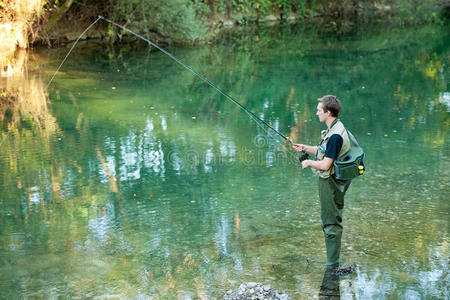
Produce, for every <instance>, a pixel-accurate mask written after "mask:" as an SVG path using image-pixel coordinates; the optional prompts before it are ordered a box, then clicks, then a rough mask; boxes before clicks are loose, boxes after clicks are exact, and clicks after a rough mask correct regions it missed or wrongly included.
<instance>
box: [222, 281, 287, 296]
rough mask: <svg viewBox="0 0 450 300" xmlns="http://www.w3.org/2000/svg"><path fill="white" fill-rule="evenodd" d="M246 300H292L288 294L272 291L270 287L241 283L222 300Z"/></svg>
mask: <svg viewBox="0 0 450 300" xmlns="http://www.w3.org/2000/svg"><path fill="white" fill-rule="evenodd" d="M247 299H255V300H256V299H259V300H263V299H264V300H288V299H292V296H289V295H288V294H286V293H284V292H282V291H278V290H274V289H272V288H271V287H270V285H262V284H261V283H256V282H246V283H242V284H241V285H240V286H239V288H237V289H235V290H229V291H228V292H227V293H226V295H225V296H223V300H247Z"/></svg>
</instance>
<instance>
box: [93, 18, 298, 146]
mask: <svg viewBox="0 0 450 300" xmlns="http://www.w3.org/2000/svg"><path fill="white" fill-rule="evenodd" d="M98 18H101V19H103V20H105V21H106V22H108V23H111V24H112V25H114V26H117V27H119V28H121V29H123V30H125V31H128V32H129V33H131V34H133V35H135V36H137V37H138V38H140V39H142V40H144V41H146V42H147V43H149V44H150V45H152V46H153V47H155V48H156V49H158V50H160V51H161V52H163V53H164V54H166V55H167V56H169V57H170V58H172V59H173V60H175V61H176V62H177V63H179V64H180V65H182V66H183V67H185V68H186V69H188V70H189V71H191V72H192V73H194V74H195V75H197V76H198V77H199V78H200V79H201V80H203V81H204V82H206V83H207V84H209V85H210V86H211V87H213V88H215V89H216V90H217V91H218V92H219V93H221V94H222V95H223V96H225V97H226V98H228V99H229V100H231V101H233V102H234V103H235V104H236V105H238V106H239V107H240V108H242V109H243V110H245V111H246V112H247V114H249V115H251V116H252V117H253V118H256V119H257V120H259V121H260V122H262V123H263V124H264V125H266V126H267V127H269V128H270V129H272V130H273V131H275V132H276V133H277V134H278V135H279V136H281V137H282V138H283V139H284V140H286V141H289V143H291V144H292V141H291V140H289V139H288V138H287V137H285V136H284V135H283V134H282V133H280V132H279V131H278V130H276V129H275V128H273V127H272V126H270V125H269V123H267V122H266V121H264V120H262V119H260V118H259V117H258V116H256V115H255V114H254V113H253V112H251V111H250V110H248V109H247V108H246V107H245V106H243V105H242V104H241V103H239V102H238V101H237V100H236V99H234V98H233V97H231V96H230V95H229V94H227V93H226V92H225V91H223V90H222V89H221V88H219V87H218V86H217V85H215V84H214V83H213V82H211V81H210V80H209V79H207V78H206V77H204V76H203V75H202V74H200V73H199V72H197V71H196V70H194V69H193V68H192V67H191V66H189V65H187V64H185V63H184V62H182V61H181V60H180V59H178V58H177V57H176V56H174V55H173V54H172V53H170V52H169V51H167V50H164V49H163V48H161V47H159V46H158V45H157V44H155V43H153V42H152V41H150V40H149V39H147V38H145V37H143V36H142V35H140V34H137V33H136V32H134V31H132V30H130V29H128V28H126V27H124V26H122V25H120V24H117V23H116V22H114V21H112V20H109V19H107V18H105V17H102V16H98ZM97 20H98V19H97Z"/></svg>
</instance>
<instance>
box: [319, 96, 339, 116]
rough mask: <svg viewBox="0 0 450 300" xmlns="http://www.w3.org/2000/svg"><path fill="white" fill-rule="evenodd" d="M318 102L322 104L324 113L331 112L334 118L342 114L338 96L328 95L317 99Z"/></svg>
mask: <svg viewBox="0 0 450 300" xmlns="http://www.w3.org/2000/svg"><path fill="white" fill-rule="evenodd" d="M317 101H318V102H319V103H322V107H323V111H324V112H327V111H329V112H330V113H331V116H333V117H337V116H338V115H339V113H340V112H341V101H339V99H338V98H337V97H336V96H333V95H326V96H323V97H322V98H319V99H317Z"/></svg>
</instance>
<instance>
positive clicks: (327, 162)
mask: <svg viewBox="0 0 450 300" xmlns="http://www.w3.org/2000/svg"><path fill="white" fill-rule="evenodd" d="M342 143H343V140H342V137H341V136H340V135H338V134H333V135H332V136H331V137H330V139H329V140H328V143H327V149H326V151H325V157H324V158H323V159H322V160H304V161H303V162H302V168H303V169H305V168H307V167H311V168H314V169H316V170H321V171H327V170H328V169H329V168H330V167H331V165H332V164H333V161H334V160H335V159H337V158H338V156H339V152H340V151H341V148H342ZM316 148H317V147H316Z"/></svg>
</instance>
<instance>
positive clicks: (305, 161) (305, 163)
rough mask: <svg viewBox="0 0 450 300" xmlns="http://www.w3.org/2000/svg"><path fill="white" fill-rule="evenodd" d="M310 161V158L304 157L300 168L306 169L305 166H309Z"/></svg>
mask: <svg viewBox="0 0 450 300" xmlns="http://www.w3.org/2000/svg"><path fill="white" fill-rule="evenodd" d="M311 162H312V160H310V159H305V160H304V161H302V169H306V168H307V167H309V166H311Z"/></svg>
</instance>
